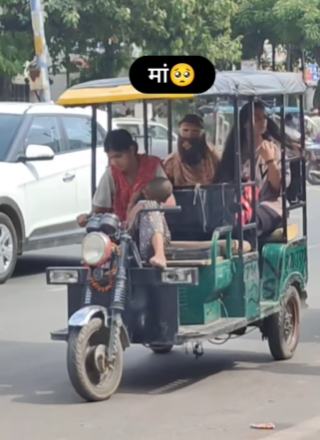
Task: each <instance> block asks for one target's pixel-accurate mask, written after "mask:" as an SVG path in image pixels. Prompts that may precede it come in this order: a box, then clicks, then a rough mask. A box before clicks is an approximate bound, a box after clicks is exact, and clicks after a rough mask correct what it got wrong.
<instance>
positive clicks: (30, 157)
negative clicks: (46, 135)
mask: <svg viewBox="0 0 320 440" xmlns="http://www.w3.org/2000/svg"><path fill="white" fill-rule="evenodd" d="M53 158H54V151H53V150H52V148H50V147H48V146H47V145H28V146H27V148H26V151H25V155H24V156H20V157H19V158H18V160H19V161H20V162H31V161H42V160H52V159H53Z"/></svg>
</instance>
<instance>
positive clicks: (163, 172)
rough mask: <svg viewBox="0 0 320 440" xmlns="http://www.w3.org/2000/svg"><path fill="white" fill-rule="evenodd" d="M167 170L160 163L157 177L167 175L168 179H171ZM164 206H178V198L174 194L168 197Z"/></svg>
mask: <svg viewBox="0 0 320 440" xmlns="http://www.w3.org/2000/svg"><path fill="white" fill-rule="evenodd" d="M169 170H170V168H169ZM166 171H167V170H165V169H163V167H162V165H159V167H158V169H157V171H156V174H155V177H166V178H167V179H169V180H171V179H170V177H169V176H168V175H167V172H166ZM171 183H172V181H171ZM163 206H165V207H170V206H171V207H172V206H177V203H176V199H175V197H174V195H173V194H172V195H171V196H170V197H169V198H168V200H167V201H166V203H164V204H163Z"/></svg>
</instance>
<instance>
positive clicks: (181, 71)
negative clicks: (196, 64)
mask: <svg viewBox="0 0 320 440" xmlns="http://www.w3.org/2000/svg"><path fill="white" fill-rule="evenodd" d="M194 76H195V75H194V70H193V68H192V67H191V66H189V64H184V63H181V64H176V65H175V66H174V67H172V69H171V71H170V79H171V82H173V84H174V85H175V86H178V87H186V86H189V85H190V84H192V83H193V81H194Z"/></svg>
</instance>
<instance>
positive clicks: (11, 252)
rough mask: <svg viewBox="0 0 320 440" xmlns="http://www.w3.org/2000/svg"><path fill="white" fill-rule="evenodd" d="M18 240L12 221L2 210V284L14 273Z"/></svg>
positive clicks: (0, 276)
mask: <svg viewBox="0 0 320 440" xmlns="http://www.w3.org/2000/svg"><path fill="white" fill-rule="evenodd" d="M17 257H18V240H17V233H16V230H15V228H14V226H13V223H12V221H11V220H10V218H9V217H8V216H7V215H6V214H3V213H2V212H0V284H3V283H5V282H6V281H7V280H8V279H9V278H10V277H11V275H12V273H13V271H14V268H15V266H16V263H17Z"/></svg>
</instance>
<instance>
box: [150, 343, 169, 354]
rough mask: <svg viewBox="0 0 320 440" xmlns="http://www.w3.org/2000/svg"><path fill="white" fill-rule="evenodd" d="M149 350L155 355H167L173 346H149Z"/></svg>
mask: <svg viewBox="0 0 320 440" xmlns="http://www.w3.org/2000/svg"><path fill="white" fill-rule="evenodd" d="M150 349H151V350H152V351H153V353H155V354H168V353H170V351H171V350H172V349H173V345H158V346H157V345H150Z"/></svg>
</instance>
